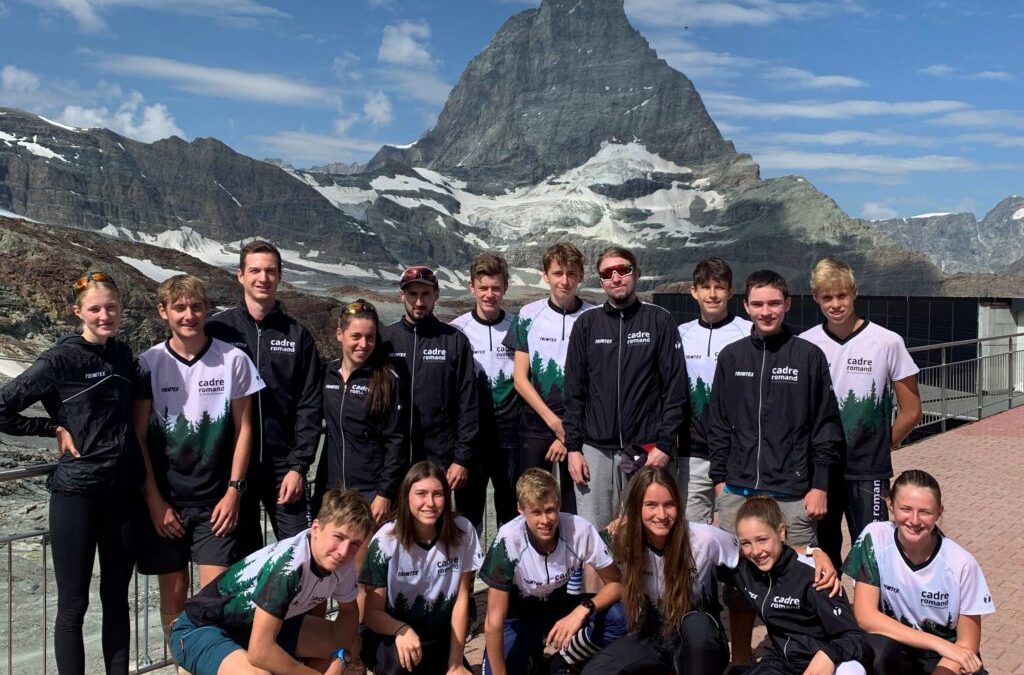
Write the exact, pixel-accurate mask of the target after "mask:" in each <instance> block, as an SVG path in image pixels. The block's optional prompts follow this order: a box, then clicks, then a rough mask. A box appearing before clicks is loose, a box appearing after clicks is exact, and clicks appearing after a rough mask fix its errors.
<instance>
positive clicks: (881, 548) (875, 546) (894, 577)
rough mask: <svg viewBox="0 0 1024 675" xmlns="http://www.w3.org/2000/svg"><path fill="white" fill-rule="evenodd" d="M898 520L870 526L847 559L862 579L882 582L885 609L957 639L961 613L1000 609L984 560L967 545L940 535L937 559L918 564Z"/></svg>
mask: <svg viewBox="0 0 1024 675" xmlns="http://www.w3.org/2000/svg"><path fill="white" fill-rule="evenodd" d="M896 537H897V534H896V524H895V523H892V522H888V523H871V524H869V525H868V526H867V527H865V528H864V532H863V533H861V535H860V538H859V539H858V540H857V542H856V543H855V544H854V545H853V549H852V550H851V551H850V557H849V558H848V559H847V561H846V568H845V572H846V574H848V575H850V576H851V577H853V579H854V581H856V582H857V583H858V584H861V583H864V584H869V585H871V586H876V587H877V588H878V590H879V603H880V604H881V607H880V609H881V610H882V611H883V612H885V614H886V615H888V616H890V617H892V618H893V619H896V620H897V621H899V622H900V623H902V624H903V625H905V626H910V627H911V628H916V629H917V630H923V631H924V632H926V633H931V634H932V635H937V636H939V637H941V638H944V639H946V640H949V641H950V642H956V623H957V620H958V619H959V618H960V615H961V614H963V615H966V616H979V615H982V614H991V613H992V612H994V611H996V607H995V604H994V603H993V602H992V594H991V593H989V590H988V584H986V583H985V575H984V574H982V572H981V567H980V566H979V565H978V561H976V560H975V559H974V556H972V555H971V554H970V553H968V552H967V551H965V550H964V549H963V547H961V546H959V545H958V544H957V543H956V542H954V541H953V540H951V539H948V538H946V537H943V536H941V535H939V543H938V546H937V547H936V549H935V553H934V554H933V555H932V557H931V559H930V560H928V561H926V562H925V563H924V564H922V565H919V566H916V567H913V566H911V565H910V563H909V562H908V561H907V559H906V558H905V557H904V555H903V551H902V550H900V546H899V544H898V542H897V540H896Z"/></svg>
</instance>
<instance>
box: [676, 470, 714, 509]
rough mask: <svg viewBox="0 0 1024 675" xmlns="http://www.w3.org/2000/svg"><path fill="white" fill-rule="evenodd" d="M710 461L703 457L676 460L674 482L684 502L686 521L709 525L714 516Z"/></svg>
mask: <svg viewBox="0 0 1024 675" xmlns="http://www.w3.org/2000/svg"><path fill="white" fill-rule="evenodd" d="M710 471H711V461H710V460H708V459H704V458H703V457H679V458H677V459H676V482H677V483H678V484H679V491H680V492H681V493H682V495H683V499H684V500H685V502H686V519H687V520H688V521H690V522H691V523H705V524H707V525H710V524H711V518H712V516H713V515H714V514H715V484H714V483H713V482H712V481H711V476H710V475H709V473H710Z"/></svg>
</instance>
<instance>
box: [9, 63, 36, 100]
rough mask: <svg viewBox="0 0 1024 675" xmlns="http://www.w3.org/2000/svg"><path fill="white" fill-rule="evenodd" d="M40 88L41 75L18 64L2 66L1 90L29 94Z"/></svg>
mask: <svg viewBox="0 0 1024 675" xmlns="http://www.w3.org/2000/svg"><path fill="white" fill-rule="evenodd" d="M38 90H39V76H38V75H36V74H35V73H31V72H29V71H27V70H22V69H21V68H18V67H17V66H11V65H6V66H4V67H3V68H0V91H3V92H4V93H5V94H6V93H15V94H27V93H31V92H34V91H38Z"/></svg>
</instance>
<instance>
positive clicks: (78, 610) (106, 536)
mask: <svg viewBox="0 0 1024 675" xmlns="http://www.w3.org/2000/svg"><path fill="white" fill-rule="evenodd" d="M139 509H142V510H143V511H144V507H143V506H142V504H141V499H140V500H139V501H138V502H135V501H130V500H123V501H114V502H112V501H110V500H107V499H104V498H102V497H95V496H87V495H71V494H63V493H60V492H54V493H52V494H51V495H50V540H51V546H52V548H53V572H54V576H56V578H57V620H56V623H55V625H54V631H53V648H54V652H55V655H56V657H57V671H58V672H59V673H60V674H61V675H82V674H83V673H85V646H84V644H83V642H82V622H83V621H84V619H85V611H86V610H87V609H88V608H89V585H90V583H91V582H92V568H93V561H94V560H95V558H96V550H97V549H99V554H100V603H101V604H102V607H103V629H102V641H103V660H104V662H105V663H106V666H107V673H108V674H116V675H125V674H126V673H127V672H128V659H129V643H130V639H129V637H130V635H129V627H130V625H131V623H130V620H129V610H128V585H129V583H130V582H131V579H132V571H133V569H134V568H135V541H134V535H135V527H134V518H135V517H136V514H138V513H139Z"/></svg>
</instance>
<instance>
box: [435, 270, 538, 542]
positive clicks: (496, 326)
mask: <svg viewBox="0 0 1024 675" xmlns="http://www.w3.org/2000/svg"><path fill="white" fill-rule="evenodd" d="M469 290H470V292H471V293H472V294H473V298H474V300H475V301H476V307H474V308H473V309H472V310H470V311H468V312H466V313H465V314H462V315H460V316H458V317H457V318H455V319H454V320H452V325H453V326H455V327H456V328H458V329H459V330H461V331H462V332H463V333H465V334H466V337H467V338H469V343H470V345H471V346H472V348H473V359H474V361H475V362H476V373H477V394H478V400H479V410H480V426H479V431H478V432H477V437H476V456H477V457H478V458H479V461H478V463H477V466H478V468H479V471H478V475H477V476H474V477H473V480H472V483H471V484H470V485H469V486H468V487H469V490H468V492H467V495H468V496H469V497H470V499H469V503H463V504H460V508H462V510H463V513H464V514H465V515H466V517H468V518H469V520H470V522H473V523H480V522H483V515H484V507H485V504H486V502H487V480H488V479H490V481H491V485H493V486H494V510H495V515H496V516H497V520H498V524H499V525H501V524H502V523H507V522H508V521H510V520H512V519H513V518H515V517H516V496H515V492H514V490H513V489H512V481H513V478H512V473H513V471H512V457H513V456H514V455H515V454H516V453H517V452H518V451H519V418H520V409H521V407H522V403H521V401H520V399H519V397H518V396H517V395H516V389H515V385H514V384H513V380H512V374H513V358H512V354H513V351H512V350H511V349H510V348H509V347H507V346H506V345H505V339H506V337H507V336H508V332H509V329H510V327H511V326H512V316H511V315H510V314H508V313H507V312H506V311H505V310H504V309H502V308H501V303H502V300H504V299H505V292H506V291H507V290H508V263H507V262H505V259H504V258H502V257H501V256H500V255H498V254H497V253H493V252H491V251H487V252H484V253H481V254H480V255H478V256H477V257H476V258H475V259H474V260H473V264H472V265H470V267H469Z"/></svg>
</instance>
